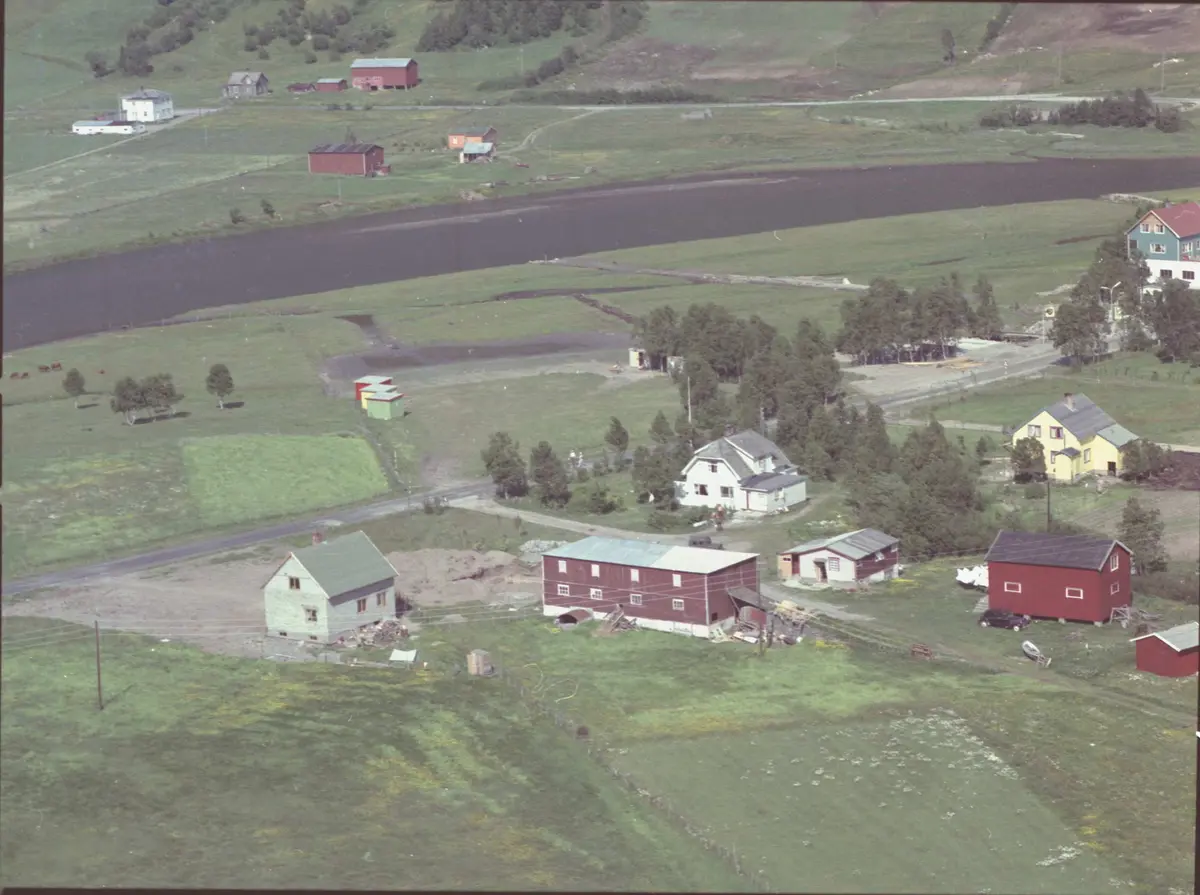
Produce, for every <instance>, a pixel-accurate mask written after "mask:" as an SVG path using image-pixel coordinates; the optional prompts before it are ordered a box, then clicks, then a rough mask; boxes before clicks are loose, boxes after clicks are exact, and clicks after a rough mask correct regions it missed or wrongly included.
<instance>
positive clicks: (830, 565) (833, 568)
mask: <svg viewBox="0 0 1200 895" xmlns="http://www.w3.org/2000/svg"><path fill="white" fill-rule="evenodd" d="M841 568H842V561H841V560H840V559H838V558H837V557H836V556H831V557H829V559H828V560H827V561H826V562H825V569H826V570H827V571H830V572H838V571H841Z"/></svg>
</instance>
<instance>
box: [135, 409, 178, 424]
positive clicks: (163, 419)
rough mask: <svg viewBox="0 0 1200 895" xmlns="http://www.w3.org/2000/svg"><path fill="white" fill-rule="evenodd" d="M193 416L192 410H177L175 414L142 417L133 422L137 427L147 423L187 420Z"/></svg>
mask: <svg viewBox="0 0 1200 895" xmlns="http://www.w3.org/2000/svg"><path fill="white" fill-rule="evenodd" d="M191 415H192V412H191V411H190V410H177V411H175V412H174V413H159V414H155V415H154V416H140V417H138V418H137V419H135V420H134V421H133V424H134V425H135V426H142V425H145V424H147V423H161V422H166V421H167V420H185V419H187V418H188V417H189V416H191Z"/></svg>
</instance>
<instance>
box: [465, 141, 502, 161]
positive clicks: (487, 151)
mask: <svg viewBox="0 0 1200 895" xmlns="http://www.w3.org/2000/svg"><path fill="white" fill-rule="evenodd" d="M495 150H496V144H495V143H474V142H472V143H467V144H465V145H464V146H463V148H462V151H461V152H460V153H459V154H458V163H459V164H460V165H465V164H467V162H490V161H491V160H492V156H493V154H494V153H495Z"/></svg>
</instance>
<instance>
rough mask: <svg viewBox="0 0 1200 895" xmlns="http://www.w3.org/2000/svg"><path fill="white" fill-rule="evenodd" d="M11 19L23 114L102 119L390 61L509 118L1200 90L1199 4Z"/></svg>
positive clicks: (162, 11)
mask: <svg viewBox="0 0 1200 895" xmlns="http://www.w3.org/2000/svg"><path fill="white" fill-rule="evenodd" d="M4 11H5V17H6V24H7V29H6V35H5V46H6V51H7V52H6V59H5V100H6V107H7V108H8V109H9V111H10V113H11V112H12V111H13V110H16V111H18V112H20V111H21V110H22V109H24V110H29V109H30V108H31V107H42V108H45V109H47V110H49V109H62V110H66V109H80V110H83V109H91V108H94V107H95V104H96V103H97V102H105V103H108V104H111V100H112V99H115V97H116V95H117V94H118V93H120V92H122V91H125V90H127V89H130V88H133V87H136V86H138V84H140V83H141V82H143V81H152V82H153V84H154V85H155V86H157V87H160V88H162V89H166V90H169V91H171V92H173V93H174V94H176V97H177V102H178V103H179V104H180V105H182V106H187V105H201V104H208V105H211V104H213V103H214V102H215V101H216V99H217V98H218V96H219V90H220V85H221V83H222V82H223V81H224V79H225V77H226V76H227V75H228V73H229V72H230V71H233V70H238V69H261V70H264V71H266V72H267V74H268V76H269V77H270V78H271V81H272V83H273V84H274V85H276V86H277V87H280V86H283V85H285V84H287V83H289V82H291V81H296V80H306V81H307V80H313V79H314V78H317V77H323V76H328V75H332V74H339V75H344V74H345V71H346V68H347V64H348V62H349V60H350V59H352V58H353V57H354V56H356V55H374V54H379V55H392V56H398V55H417V56H418V57H419V59H420V63H421V74H422V78H423V84H422V86H421V88H420V89H419V90H417V91H415V94H416V95H414V96H413V97H411V100H412V101H415V102H431V101H433V102H453V101H460V102H479V101H483V100H488V101H492V102H494V101H501V100H503V99H505V98H507V97H512V96H513V95H514V91H521V90H523V89H524V90H526V91H528V89H529V88H531V87H532V93H530V92H524V93H518V94H517V96H518V98H533V97H535V96H536V95H537V94H539V93H555V94H557V93H558V92H560V91H564V90H569V91H578V92H583V91H592V90H599V89H606V90H612V89H616V90H623V91H627V90H637V89H642V90H645V89H649V88H655V87H664V86H667V87H674V88H683V89H685V90H690V91H692V92H695V93H702V94H706V95H710V96H714V97H719V98H725V99H800V98H836V97H847V96H851V95H855V94H864V93H874V92H878V91H887V93H888V95H897V96H934V95H956V94H961V95H968V94H977V95H988V94H996V93H1015V92H1022V91H1034V90H1054V89H1063V90H1069V91H1074V92H1078V91H1091V90H1105V89H1109V88H1113V87H1119V88H1126V87H1132V86H1139V85H1140V86H1145V87H1147V88H1150V89H1152V90H1158V89H1160V88H1162V89H1163V90H1164V91H1165V92H1166V93H1168V94H1172V93H1173V94H1176V95H1179V94H1187V93H1189V92H1192V91H1195V90H1196V89H1197V87H1198V85H1200V53H1197V52H1196V49H1197V48H1200V7H1196V6H1189V5H1185V4H1156V5H1154V6H1102V5H1099V4H1096V5H1087V6H1080V5H1072V6H1070V7H1069V8H1068V7H1067V6H1066V5H1065V4H1012V3H937V4H932V3H886V2H862V3H850V2H847V3H804V4H788V3H768V2H705V3H695V2H687V0H656V2H653V3H641V2H634V0H608V2H601V0H5V4H4ZM1189 50H1191V51H1192V52H1190V53H1189V52H1188V51H1189ZM564 51H565V55H564ZM951 57H952V58H951ZM564 63H565V64H564ZM1164 63H1165V64H1164ZM96 73H98V74H100V75H101V77H98V78H97V77H94V76H93V75H94V74H96ZM539 76H540V77H539ZM539 81H540V82H541V83H538V82H539ZM547 98H549V97H547Z"/></svg>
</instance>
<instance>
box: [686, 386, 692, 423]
mask: <svg viewBox="0 0 1200 895" xmlns="http://www.w3.org/2000/svg"><path fill="white" fill-rule="evenodd" d="M687 405H688V425H689V426H690V425H691V424H692V377H691V376H689V377H688V378H687Z"/></svg>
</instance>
